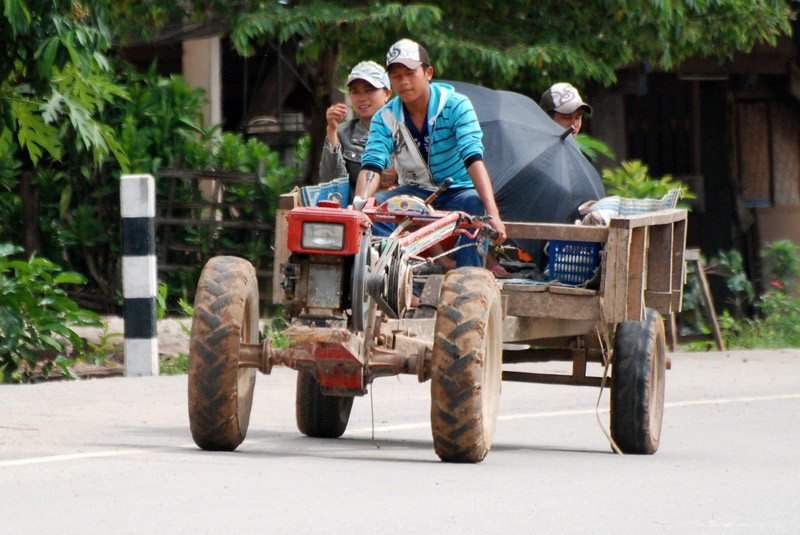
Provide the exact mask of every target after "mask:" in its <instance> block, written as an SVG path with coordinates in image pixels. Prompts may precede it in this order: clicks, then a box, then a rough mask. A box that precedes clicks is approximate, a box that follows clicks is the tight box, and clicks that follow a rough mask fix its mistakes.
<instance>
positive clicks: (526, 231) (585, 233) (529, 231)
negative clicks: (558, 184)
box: [503, 221, 608, 242]
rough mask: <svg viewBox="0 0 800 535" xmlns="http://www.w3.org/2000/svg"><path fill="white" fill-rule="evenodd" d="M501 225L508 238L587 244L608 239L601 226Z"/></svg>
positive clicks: (606, 232) (606, 230)
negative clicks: (582, 242)
mask: <svg viewBox="0 0 800 535" xmlns="http://www.w3.org/2000/svg"><path fill="white" fill-rule="evenodd" d="M503 224H504V225H505V227H506V234H507V235H508V237H509V238H521V239H530V240H563V241H589V242H604V241H606V240H607V239H608V228H607V227H601V226H588V225H565V224H561V223H523V222H514V221H503Z"/></svg>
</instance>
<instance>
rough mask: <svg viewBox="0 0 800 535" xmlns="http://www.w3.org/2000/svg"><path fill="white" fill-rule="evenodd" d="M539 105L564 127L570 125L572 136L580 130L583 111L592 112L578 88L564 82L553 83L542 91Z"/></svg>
mask: <svg viewBox="0 0 800 535" xmlns="http://www.w3.org/2000/svg"><path fill="white" fill-rule="evenodd" d="M539 107H540V108H542V110H543V111H545V112H547V113H548V114H549V115H550V117H551V118H552V119H553V120H554V121H555V122H557V123H558V124H560V125H561V126H563V127H564V128H569V127H570V126H571V127H572V135H573V136H577V135H578V132H580V131H581V126H583V113H584V112H586V113H592V107H591V106H589V105H588V104H586V103H585V102H584V101H583V99H581V95H580V93H578V90H577V89H575V87H573V86H572V85H570V84H568V83H566V82H559V83H557V84H553V85H551V86H550V88H549V89H548V90H547V91H545V92H544V93H542V98H541V99H540V100H539Z"/></svg>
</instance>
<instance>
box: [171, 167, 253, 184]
mask: <svg viewBox="0 0 800 535" xmlns="http://www.w3.org/2000/svg"><path fill="white" fill-rule="evenodd" d="M157 174H158V176H161V177H164V178H182V179H186V180H198V179H201V178H213V179H219V180H222V181H223V182H236V183H253V182H255V183H258V182H259V178H258V175H257V174H256V173H242V172H239V171H215V170H211V169H180V168H168V167H162V168H160V169H159V170H158V172H157Z"/></svg>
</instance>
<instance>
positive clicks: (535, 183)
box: [445, 82, 605, 266]
mask: <svg viewBox="0 0 800 535" xmlns="http://www.w3.org/2000/svg"><path fill="white" fill-rule="evenodd" d="M445 83H448V84H451V85H452V86H453V87H454V88H455V90H456V91H457V92H459V93H461V94H463V95H466V96H467V97H469V99H470V100H471V101H472V105H473V107H474V108H475V113H476V114H477V115H478V121H480V124H481V128H482V129H483V145H484V162H485V164H486V168H487V170H488V171H489V176H490V177H491V179H492V187H493V189H494V196H495V201H496V202H497V207H498V209H499V210H500V217H502V218H503V221H529V222H545V223H567V222H569V223H571V222H572V221H573V220H574V219H575V218H577V217H578V206H580V205H581V204H583V203H584V202H586V201H589V200H593V199H600V198H602V197H604V196H605V188H604V187H603V182H602V180H601V179H600V176H599V175H598V174H597V171H596V170H595V168H594V167H593V166H592V164H591V163H590V162H589V161H588V160H587V159H586V158H585V157H584V156H583V154H581V151H580V149H579V148H578V145H577V144H576V143H575V140H574V139H573V138H572V136H571V135H569V134H566V132H565V131H564V129H563V128H562V127H561V126H559V125H558V124H557V123H556V122H555V121H553V120H552V119H551V118H550V117H549V116H548V115H547V114H546V113H545V112H543V111H542V109H541V108H539V105H538V104H536V102H534V101H533V100H531V99H530V98H528V97H526V96H525V95H521V94H519V93H512V92H510V91H496V90H493V89H487V88H485V87H480V86H477V85H473V84H467V83H464V82H445ZM513 241H514V243H515V244H516V245H517V246H518V247H520V248H521V249H522V250H523V251H525V252H526V253H528V254H529V255H530V256H531V257H533V259H534V261H536V262H537V263H538V264H539V265H540V266H542V261H543V254H542V248H543V247H544V242H542V241H539V240H520V239H516V240H513Z"/></svg>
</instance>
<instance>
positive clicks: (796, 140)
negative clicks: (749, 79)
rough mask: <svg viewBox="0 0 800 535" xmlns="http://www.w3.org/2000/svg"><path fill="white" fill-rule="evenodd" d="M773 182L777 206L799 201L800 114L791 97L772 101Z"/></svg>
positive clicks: (799, 202)
mask: <svg viewBox="0 0 800 535" xmlns="http://www.w3.org/2000/svg"><path fill="white" fill-rule="evenodd" d="M770 122H771V124H772V150H771V151H770V155H771V157H772V162H771V163H772V184H773V192H774V195H773V200H774V204H775V206H795V205H798V204H800V130H798V128H797V125H798V123H800V117H798V113H797V105H796V104H795V103H794V102H790V101H788V100H786V101H784V100H781V101H774V102H771V103H770Z"/></svg>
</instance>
